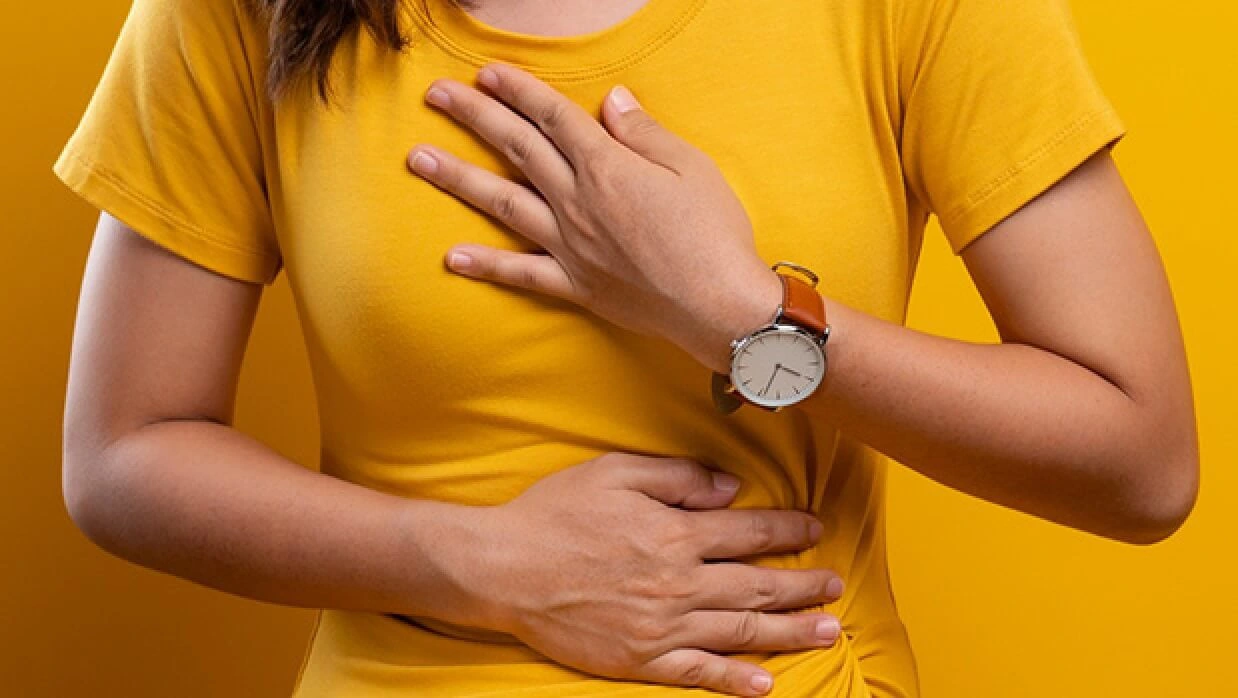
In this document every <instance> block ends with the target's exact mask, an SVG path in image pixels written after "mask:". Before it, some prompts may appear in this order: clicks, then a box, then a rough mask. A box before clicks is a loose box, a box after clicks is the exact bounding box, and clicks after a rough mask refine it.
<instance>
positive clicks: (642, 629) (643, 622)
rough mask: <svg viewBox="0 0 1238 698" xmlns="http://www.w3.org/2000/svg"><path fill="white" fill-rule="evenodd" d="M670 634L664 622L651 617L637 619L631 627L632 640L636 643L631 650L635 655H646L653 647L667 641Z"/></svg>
mask: <svg viewBox="0 0 1238 698" xmlns="http://www.w3.org/2000/svg"><path fill="white" fill-rule="evenodd" d="M669 634H670V633H669V631H668V629H667V627H666V626H665V624H663V623H662V622H660V621H658V620H656V619H654V618H650V617H644V618H637V619H636V620H634V621H633V623H632V627H631V635H632V638H633V639H634V640H635V641H636V643H635V645H634V646H633V647H632V648H631V649H632V650H633V651H634V653H635V654H644V653H645V652H646V651H648V650H649V649H650V648H651V646H654V645H658V644H660V643H662V642H663V641H665V640H666V638H667V636H668V635H669Z"/></svg>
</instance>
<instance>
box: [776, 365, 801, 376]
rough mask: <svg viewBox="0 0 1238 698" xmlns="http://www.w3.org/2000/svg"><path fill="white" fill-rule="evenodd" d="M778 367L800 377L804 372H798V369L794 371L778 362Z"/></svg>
mask: <svg viewBox="0 0 1238 698" xmlns="http://www.w3.org/2000/svg"><path fill="white" fill-rule="evenodd" d="M778 368H781V369H782V370H784V371H786V372H787V373H790V374H791V375H793V376H799V377H800V378H803V377H804V374H802V373H800V372H799V371H794V370H792V369H789V368H787V367H786V366H783V365H782V364H778Z"/></svg>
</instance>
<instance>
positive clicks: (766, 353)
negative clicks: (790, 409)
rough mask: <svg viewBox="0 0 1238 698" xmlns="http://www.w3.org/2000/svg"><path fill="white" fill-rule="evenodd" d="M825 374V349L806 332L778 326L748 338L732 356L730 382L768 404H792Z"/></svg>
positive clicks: (803, 395) (760, 403) (788, 326)
mask: <svg viewBox="0 0 1238 698" xmlns="http://www.w3.org/2000/svg"><path fill="white" fill-rule="evenodd" d="M824 377H825V351H824V350H823V349H822V348H821V345H820V344H819V343H818V342H817V341H815V340H814V339H813V338H812V337H811V336H809V335H808V334H807V333H806V332H804V331H802V330H800V329H799V328H797V327H794V326H791V325H775V326H773V327H770V328H767V329H764V330H762V331H760V332H757V333H756V334H754V335H752V336H751V337H749V338H747V339H746V340H745V341H744V342H743V343H742V344H740V345H739V347H738V348H737V350H736V352H735V355H734V356H733V357H732V358H731V382H732V383H733V384H734V385H735V388H736V389H737V390H738V391H739V392H740V393H742V394H743V396H744V397H746V398H747V399H749V400H751V401H752V402H755V403H756V404H758V405H762V406H765V407H783V406H786V405H793V404H795V403H797V402H799V401H800V400H803V399H804V398H806V397H808V396H809V395H810V394H812V392H813V391H814V390H816V389H817V386H819V385H821V379H822V378H824Z"/></svg>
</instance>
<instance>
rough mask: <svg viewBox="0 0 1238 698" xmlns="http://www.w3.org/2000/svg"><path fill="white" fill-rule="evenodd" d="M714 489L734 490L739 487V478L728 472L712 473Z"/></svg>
mask: <svg viewBox="0 0 1238 698" xmlns="http://www.w3.org/2000/svg"><path fill="white" fill-rule="evenodd" d="M713 476H714V489H717V490H722V491H723V492H734V491H735V490H738V489H739V478H737V477H735V476H734V475H732V474H730V473H714V474H713Z"/></svg>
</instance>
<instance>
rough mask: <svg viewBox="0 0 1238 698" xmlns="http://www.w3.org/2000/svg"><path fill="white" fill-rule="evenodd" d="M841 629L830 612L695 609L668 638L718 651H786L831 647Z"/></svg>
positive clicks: (683, 643) (679, 642)
mask: <svg viewBox="0 0 1238 698" xmlns="http://www.w3.org/2000/svg"><path fill="white" fill-rule="evenodd" d="M841 632H842V626H841V625H840V624H839V622H838V619H837V618H835V617H834V616H832V615H830V614H828V613H761V612H759V611H752V610H747V611H692V612H690V613H687V614H685V615H684V616H682V623H681V629H680V630H679V631H678V632H676V633H673V634H672V637H671V638H668V641H670V642H674V643H675V644H676V645H680V646H687V647H700V648H701V649H706V650H715V651H718V652H785V651H789V650H801V649H811V648H813V647H831V646H833V645H834V643H835V642H837V641H838V635H839V634H840V633H841Z"/></svg>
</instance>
